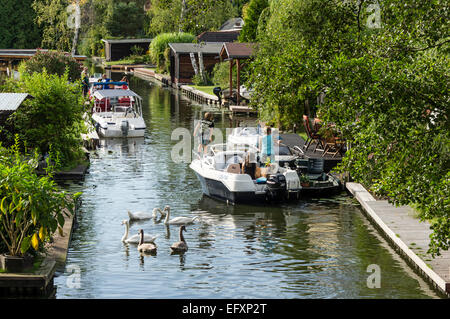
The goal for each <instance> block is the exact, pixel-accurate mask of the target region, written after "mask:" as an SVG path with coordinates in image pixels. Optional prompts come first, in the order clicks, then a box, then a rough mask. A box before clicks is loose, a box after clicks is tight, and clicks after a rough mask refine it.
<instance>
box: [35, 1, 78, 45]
mask: <svg viewBox="0 0 450 319" xmlns="http://www.w3.org/2000/svg"><path fill="white" fill-rule="evenodd" d="M68 5H69V2H68V1H67V0H49V1H45V2H44V1H40V0H35V1H34V2H33V9H34V10H35V11H36V15H37V19H36V22H37V24H38V25H39V26H40V27H41V28H42V30H43V32H42V44H41V45H42V47H45V48H48V49H56V50H59V51H66V52H70V50H71V47H72V38H73V35H74V34H73V31H72V29H71V28H70V27H69V25H68V23H67V21H68V18H69V13H68V12H67V7H68Z"/></svg>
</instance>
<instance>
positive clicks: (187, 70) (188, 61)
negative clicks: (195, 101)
mask: <svg viewBox="0 0 450 319" xmlns="http://www.w3.org/2000/svg"><path fill="white" fill-rule="evenodd" d="M222 45H223V43H221V42H217V43H215V42H211V43H169V47H170V78H171V81H172V83H173V84H177V85H180V84H188V83H192V78H193V77H194V75H195V74H196V73H197V72H200V68H201V64H202V61H203V70H204V71H205V72H211V71H212V69H213V68H214V65H216V64H217V63H219V62H220V59H219V54H220V50H221V48H222Z"/></svg>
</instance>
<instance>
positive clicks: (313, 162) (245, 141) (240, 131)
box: [227, 126, 341, 196]
mask: <svg viewBox="0 0 450 319" xmlns="http://www.w3.org/2000/svg"><path fill="white" fill-rule="evenodd" d="M262 136H263V133H262V129H261V128H260V127H259V126H258V127H236V128H234V129H233V130H232V131H231V134H229V135H228V137H227V143H228V148H229V149H232V148H234V147H236V146H239V145H249V146H250V147H255V148H257V147H258V144H259V138H260V137H262ZM275 136H276V135H275ZM275 162H276V163H278V165H279V166H280V167H289V168H290V169H293V170H296V171H297V174H298V177H299V178H300V181H301V184H302V187H301V194H302V195H306V196H331V195H334V194H335V193H337V192H339V191H340V190H341V182H340V180H339V178H337V177H336V176H334V175H332V174H331V173H329V172H325V171H324V159H323V158H310V157H308V156H306V155H305V154H304V152H303V150H302V149H301V148H300V147H298V146H295V147H289V146H287V145H285V144H283V143H282V140H280V143H279V144H278V145H276V146H275Z"/></svg>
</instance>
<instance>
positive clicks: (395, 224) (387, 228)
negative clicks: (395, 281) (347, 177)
mask: <svg viewBox="0 0 450 319" xmlns="http://www.w3.org/2000/svg"><path fill="white" fill-rule="evenodd" d="M346 188H347V190H348V191H349V192H350V193H351V194H352V195H354V196H355V198H356V199H357V200H358V201H359V203H360V204H361V206H362V208H363V210H364V212H365V213H366V214H367V216H368V218H369V219H370V220H371V222H373V223H374V224H375V226H376V227H377V228H378V229H379V230H380V231H381V233H382V234H383V235H384V236H385V237H386V238H387V239H388V241H389V242H390V243H391V244H392V245H393V246H394V248H395V249H396V251H398V252H399V253H400V255H402V257H404V258H405V259H406V261H407V262H408V263H409V264H410V265H411V266H413V268H414V269H416V271H418V272H419V273H420V274H421V275H422V277H424V278H425V279H426V280H427V281H428V282H430V283H431V284H432V285H433V286H434V287H435V288H436V289H437V290H439V291H440V292H441V293H442V294H444V295H446V296H447V297H450V251H442V252H441V256H437V257H435V258H432V257H431V256H430V255H429V254H427V250H428V245H429V243H430V237H429V236H430V234H431V232H432V230H431V229H430V224H429V223H428V222H426V221H424V222H421V221H420V220H419V219H418V218H416V217H415V212H414V210H413V209H412V208H411V207H409V206H401V207H395V206H394V205H392V204H390V203H389V202H388V201H385V200H376V199H375V198H374V197H373V196H372V195H371V194H370V193H369V192H368V191H367V190H366V189H365V188H364V187H363V186H362V185H361V184H358V183H346ZM381 271H383V269H381ZM381 284H383V283H381Z"/></svg>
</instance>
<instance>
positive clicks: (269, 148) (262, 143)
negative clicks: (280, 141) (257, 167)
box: [259, 126, 275, 164]
mask: <svg viewBox="0 0 450 319" xmlns="http://www.w3.org/2000/svg"><path fill="white" fill-rule="evenodd" d="M259 150H260V152H261V162H262V163H263V164H266V163H268V160H269V161H270V163H274V162H275V143H274V140H273V136H272V129H271V127H270V126H268V127H266V130H265V135H264V136H262V137H260V138H259Z"/></svg>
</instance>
